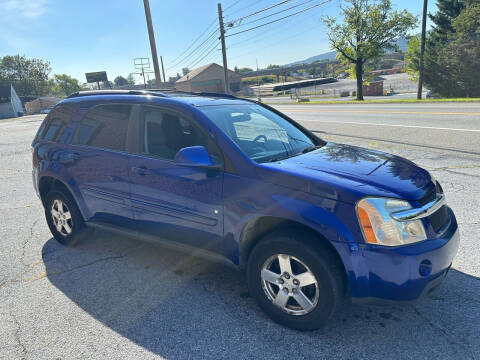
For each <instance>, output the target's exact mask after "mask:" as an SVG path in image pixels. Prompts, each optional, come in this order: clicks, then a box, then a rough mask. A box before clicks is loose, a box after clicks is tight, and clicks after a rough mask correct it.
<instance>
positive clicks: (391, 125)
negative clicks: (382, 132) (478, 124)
mask: <svg viewBox="0 0 480 360" xmlns="http://www.w3.org/2000/svg"><path fill="white" fill-rule="evenodd" d="M298 122H300V123H302V122H311V123H330V124H352V125H371V126H390V127H403V128H413V129H430V130H451V131H468V132H480V129H456V128H446V127H433V126H417V125H397V124H375V123H366V122H355V121H328V120H298Z"/></svg>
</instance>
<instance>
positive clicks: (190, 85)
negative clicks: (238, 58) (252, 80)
mask: <svg viewBox="0 0 480 360" xmlns="http://www.w3.org/2000/svg"><path fill="white" fill-rule="evenodd" d="M227 74H228V83H229V85H230V91H231V92H237V91H240V88H241V83H242V78H241V76H240V75H238V74H237V73H236V72H234V71H232V70H227ZM223 77H224V75H223V66H220V65H218V64H215V63H210V64H207V65H204V66H200V67H198V68H196V69H193V70H192V71H190V72H189V73H188V74H186V75H184V76H183V77H181V78H180V79H178V80H177V81H176V82H175V89H176V90H180V91H188V92H212V93H224V85H223V83H224V81H223Z"/></svg>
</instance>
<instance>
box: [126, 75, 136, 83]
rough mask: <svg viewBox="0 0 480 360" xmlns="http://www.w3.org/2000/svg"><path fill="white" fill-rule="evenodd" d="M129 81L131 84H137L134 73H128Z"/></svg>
mask: <svg viewBox="0 0 480 360" xmlns="http://www.w3.org/2000/svg"><path fill="white" fill-rule="evenodd" d="M127 81H128V84H129V85H135V77H134V76H133V74H132V73H130V74H128V76H127Z"/></svg>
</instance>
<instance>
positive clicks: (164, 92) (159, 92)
mask: <svg viewBox="0 0 480 360" xmlns="http://www.w3.org/2000/svg"><path fill="white" fill-rule="evenodd" d="M174 94H179V95H191V96H205V97H216V98H223V99H239V98H238V97H236V96H234V95H230V94H221V93H211V92H191V91H182V90H175V89H145V90H88V91H77V92H74V93H73V94H70V95H69V96H68V98H75V97H80V96H93V95H153V96H160V97H169V96H173V95H174Z"/></svg>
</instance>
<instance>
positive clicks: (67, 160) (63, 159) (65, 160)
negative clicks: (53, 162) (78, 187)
mask: <svg viewBox="0 0 480 360" xmlns="http://www.w3.org/2000/svg"><path fill="white" fill-rule="evenodd" d="M80 157H81V156H80V154H78V153H63V154H62V155H61V156H60V159H59V162H60V163H62V164H73V163H74V162H75V161H77V160H79V159H80Z"/></svg>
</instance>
